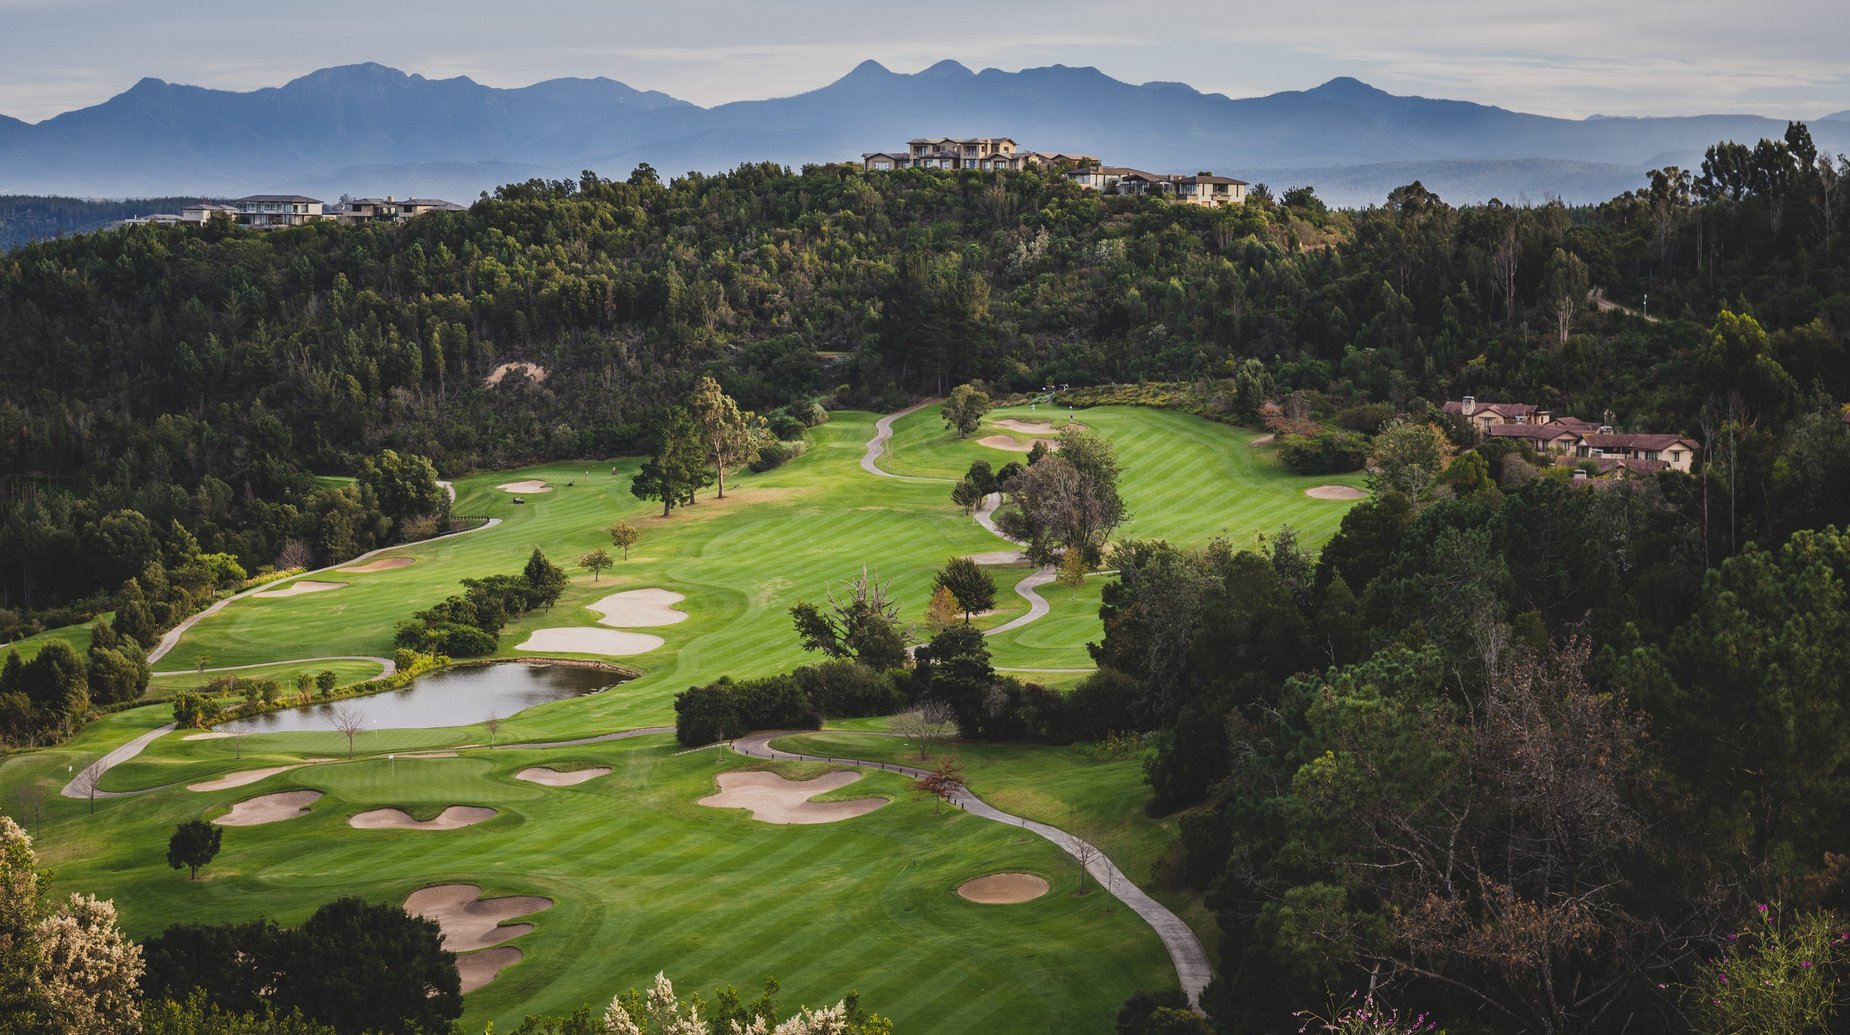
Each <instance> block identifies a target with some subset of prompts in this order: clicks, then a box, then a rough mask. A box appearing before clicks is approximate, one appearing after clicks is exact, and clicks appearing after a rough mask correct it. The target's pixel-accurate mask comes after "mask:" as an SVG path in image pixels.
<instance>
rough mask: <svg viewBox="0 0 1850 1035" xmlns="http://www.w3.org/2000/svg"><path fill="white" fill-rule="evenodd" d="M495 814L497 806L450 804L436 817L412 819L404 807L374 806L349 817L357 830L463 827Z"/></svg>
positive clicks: (349, 824) (351, 824)
mask: <svg viewBox="0 0 1850 1035" xmlns="http://www.w3.org/2000/svg"><path fill="white" fill-rule="evenodd" d="M494 818H495V810H494V809H485V808H482V807H481V806H479V805H451V806H450V807H449V808H447V809H444V810H443V811H442V812H439V813H437V818H436V819H421V820H420V819H412V818H411V813H409V812H406V811H405V810H404V809H373V810H372V811H371V812H362V813H360V814H359V815H357V816H354V817H352V818H351V819H349V820H347V825H348V826H350V827H353V828H354V829H356V830H461V829H462V828H463V827H472V826H474V825H476V824H477V823H483V822H486V821H488V820H491V819H494Z"/></svg>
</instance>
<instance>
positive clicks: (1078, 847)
mask: <svg viewBox="0 0 1850 1035" xmlns="http://www.w3.org/2000/svg"><path fill="white" fill-rule="evenodd" d="M1063 844H1064V847H1065V848H1066V854H1068V855H1070V856H1072V857H1073V859H1074V860H1075V861H1077V862H1078V863H1079V893H1080V894H1081V895H1084V894H1085V893H1086V874H1088V873H1090V872H1092V862H1093V860H1095V859H1097V858H1099V851H1098V849H1097V848H1094V847H1092V844H1091V842H1089V841H1085V840H1083V839H1081V838H1078V837H1075V836H1074V835H1072V834H1068V835H1066V838H1065V840H1064V842H1063Z"/></svg>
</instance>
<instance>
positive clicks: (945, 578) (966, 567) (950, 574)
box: [933, 557, 996, 625]
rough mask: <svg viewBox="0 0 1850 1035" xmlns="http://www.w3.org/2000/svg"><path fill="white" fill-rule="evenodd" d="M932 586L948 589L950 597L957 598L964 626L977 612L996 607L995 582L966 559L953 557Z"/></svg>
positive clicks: (980, 568)
mask: <svg viewBox="0 0 1850 1035" xmlns="http://www.w3.org/2000/svg"><path fill="white" fill-rule="evenodd" d="M933 584H934V585H936V586H937V587H938V588H940V589H948V590H950V591H951V596H953V597H956V598H957V606H958V607H959V608H960V609H962V610H963V613H964V624H966V625H968V624H969V623H970V616H971V615H973V614H975V613H976V612H978V611H987V610H989V609H990V608H992V607H995V606H996V580H995V579H992V578H990V577H989V573H988V572H986V571H984V570H983V567H982V565H979V564H977V563H976V562H975V561H973V560H971V559H970V558H968V557H953V558H951V559H950V561H949V562H948V563H946V564H945V566H944V568H943V570H942V571H939V572H938V577H937V578H936V579H935V580H933Z"/></svg>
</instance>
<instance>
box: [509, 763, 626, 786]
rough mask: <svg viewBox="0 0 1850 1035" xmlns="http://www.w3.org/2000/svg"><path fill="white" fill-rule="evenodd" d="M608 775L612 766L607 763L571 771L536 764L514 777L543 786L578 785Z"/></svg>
mask: <svg viewBox="0 0 1850 1035" xmlns="http://www.w3.org/2000/svg"><path fill="white" fill-rule="evenodd" d="M608 775H610V767H609V766H607V765H597V766H592V767H591V768H589V769H573V770H571V771H569V772H560V771H559V770H557V769H554V768H552V767H551V766H544V765H536V766H531V767H529V768H526V769H522V770H521V771H520V772H518V773H515V774H514V779H516V780H525V781H527V782H528V783H537V784H539V785H541V786H543V787H576V786H578V785H579V784H581V783H585V782H587V781H590V780H595V779H597V778H598V777H600V776H608Z"/></svg>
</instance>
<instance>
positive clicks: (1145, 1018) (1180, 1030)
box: [1117, 188, 1308, 1035]
mask: <svg viewBox="0 0 1850 1035" xmlns="http://www.w3.org/2000/svg"><path fill="white" fill-rule="evenodd" d="M1306 189H1308V188H1306ZM1213 1031H1214V1029H1213V1027H1212V1026H1210V1025H1209V1024H1208V1021H1207V1018H1205V1017H1202V1016H1201V1015H1200V1014H1198V1013H1196V1012H1195V1011H1193V1010H1191V1009H1189V1005H1188V997H1187V996H1184V995H1183V994H1182V993H1181V992H1180V991H1179V990H1177V989H1166V990H1164V991H1162V992H1154V993H1152V992H1145V991H1142V990H1141V989H1140V990H1138V991H1136V992H1133V993H1132V994H1131V997H1130V998H1129V999H1126V1000H1125V1001H1124V1008H1123V1009H1121V1010H1119V1011H1118V1026H1117V1032H1118V1035H1211V1033H1212V1032H1213Z"/></svg>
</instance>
